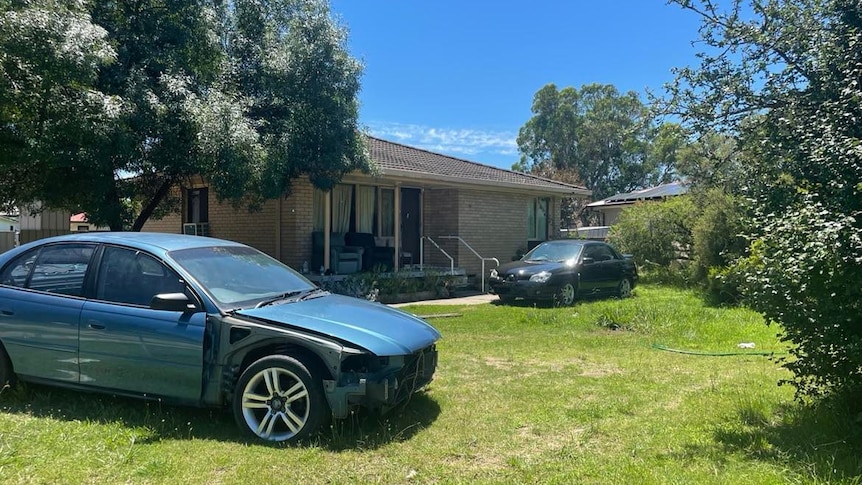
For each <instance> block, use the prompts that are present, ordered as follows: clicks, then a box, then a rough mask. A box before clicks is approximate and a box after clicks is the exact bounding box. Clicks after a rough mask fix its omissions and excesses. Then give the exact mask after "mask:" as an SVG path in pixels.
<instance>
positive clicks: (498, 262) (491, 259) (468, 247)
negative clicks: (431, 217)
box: [432, 236, 500, 293]
mask: <svg viewBox="0 0 862 485" xmlns="http://www.w3.org/2000/svg"><path fill="white" fill-rule="evenodd" d="M437 238H438V239H457V240H458V241H461V244H463V245H464V246H467V249H469V250H470V252H472V253H473V254H475V255H476V257H477V258H479V259H480V260H482V278H481V282H482V287H481V288H482V289H481V291H482V293H485V261H494V262H495V263H497V267H498V268H499V267H500V260H499V259H497V258H483V257H482V255H481V254H479V253H477V252H476V250H475V249H473V247H472V246H470V245H469V244H467V241H465V240H464V239H462V238H461V236H437ZM432 242H433V241H432ZM434 245H435V246H437V243H434ZM437 247H438V248H439V247H440V246H437ZM440 250H441V251H443V250H442V249H440ZM444 253H445V251H444ZM447 256H448V254H447ZM449 259H452V258H449Z"/></svg>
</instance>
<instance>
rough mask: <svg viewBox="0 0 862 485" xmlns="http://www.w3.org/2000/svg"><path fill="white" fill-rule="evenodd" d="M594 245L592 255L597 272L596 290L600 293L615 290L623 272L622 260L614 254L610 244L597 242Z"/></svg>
mask: <svg viewBox="0 0 862 485" xmlns="http://www.w3.org/2000/svg"><path fill="white" fill-rule="evenodd" d="M594 247H595V249H594V250H593V257H594V259H595V263H594V266H595V268H596V272H597V275H596V278H597V281H598V290H599V291H601V292H602V293H610V292H613V291H616V288H617V285H619V282H620V280H621V279H622V274H623V273H622V270H623V268H622V260H621V259H620V258H618V257H617V256H616V255H615V254H614V251H613V250H611V248H610V246H607V245H605V244H597V245H596V246H594Z"/></svg>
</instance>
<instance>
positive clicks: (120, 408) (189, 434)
mask: <svg viewBox="0 0 862 485" xmlns="http://www.w3.org/2000/svg"><path fill="white" fill-rule="evenodd" d="M0 412H2V413H20V414H27V415H30V416H33V417H36V418H44V419H52V420H61V421H70V422H72V421H80V422H90V423H98V424H104V425H117V424H119V425H120V426H123V427H126V428H129V429H138V430H140V433H139V436H137V437H136V439H135V442H136V443H138V444H146V443H154V442H159V441H165V440H191V439H198V440H217V441H225V442H237V443H248V444H257V445H261V446H276V447H284V446H290V445H284V444H280V443H268V442H263V441H256V440H254V439H250V438H248V437H247V436H246V435H245V434H244V433H243V432H242V431H241V430H240V429H239V427H238V426H237V425H236V422H235V421H234V419H233V416H232V415H231V413H230V411H229V410H228V409H215V408H195V407H186V406H175V405H170V404H165V403H163V402H161V401H145V400H139V399H132V398H126V397H118V396H111V395H107V394H97V393H87V392H79V391H72V390H66V389H60V388H54V387H49V386H44V385H39V384H28V383H18V385H17V386H16V387H15V388H11V389H10V388H6V389H2V390H0ZM439 414H440V407H439V405H438V404H437V403H436V401H434V400H433V399H432V398H430V397H429V396H427V395H426V394H425V393H417V394H414V395H413V396H411V398H410V399H408V400H407V401H406V402H404V403H402V404H400V405H399V406H397V407H396V408H394V409H392V410H391V411H390V412H389V413H386V414H384V415H380V414H377V413H368V412H362V411H358V412H354V413H352V414H351V415H350V416H349V417H348V418H346V419H343V420H335V421H333V422H332V423H331V424H330V426H329V427H327V428H325V429H323V430H321V431H320V432H319V433H318V435H317V436H315V437H313V438H311V439H309V440H308V441H307V442H305V443H302V444H301V446H319V447H321V448H323V449H327V450H330V451H344V450H351V449H372V448H376V447H379V446H383V445H386V444H388V443H391V442H398V441H406V440H408V439H410V438H411V437H412V436H414V435H415V434H416V433H418V432H419V431H420V430H422V429H424V428H426V427H428V426H429V425H431V423H433V422H434V421H435V420H436V419H437V416H438V415H439Z"/></svg>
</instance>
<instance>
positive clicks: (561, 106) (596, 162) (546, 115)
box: [517, 84, 672, 199]
mask: <svg viewBox="0 0 862 485" xmlns="http://www.w3.org/2000/svg"><path fill="white" fill-rule="evenodd" d="M532 110H533V117H532V118H531V119H530V120H529V121H527V123H526V124H525V125H524V126H523V127H522V128H521V130H520V133H519V134H518V148H519V149H520V151H521V153H522V157H521V162H520V164H519V165H518V166H517V168H520V169H525V170H530V171H533V172H534V173H540V174H546V175H551V176H553V175H554V174H555V172H556V171H566V170H568V171H571V172H573V173H574V174H576V175H577V177H578V179H579V180H580V181H581V182H582V183H583V184H585V185H586V186H587V187H589V188H590V189H591V190H592V191H593V195H594V197H595V198H598V199H601V198H604V197H608V196H610V195H613V194H615V193H618V192H628V191H631V190H634V189H635V188H638V187H642V186H645V185H655V184H658V183H664V182H669V181H670V180H671V179H672V167H671V166H668V165H662V164H660V163H658V162H660V161H662V160H661V159H659V158H655V159H654V158H651V157H649V156H648V154H649V150H650V142H651V140H652V138H653V137H654V136H655V128H654V126H653V120H652V117H651V116H650V112H649V110H648V109H647V107H646V106H645V105H644V104H643V103H642V102H641V101H640V99H639V97H638V95H637V93H635V92H628V93H624V94H622V93H620V92H619V91H618V90H617V89H616V88H615V87H614V86H611V85H602V84H588V85H585V86H582V87H581V89H580V90H578V89H575V88H572V87H567V88H563V89H562V90H558V89H557V87H556V86H555V85H554V84H548V85H546V86H544V87H543V88H542V89H540V90H539V91H538V92H537V93H536V94H535V96H534V98H533V107H532ZM664 161H666V160H664Z"/></svg>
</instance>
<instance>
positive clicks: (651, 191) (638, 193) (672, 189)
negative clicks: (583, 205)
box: [587, 182, 688, 207]
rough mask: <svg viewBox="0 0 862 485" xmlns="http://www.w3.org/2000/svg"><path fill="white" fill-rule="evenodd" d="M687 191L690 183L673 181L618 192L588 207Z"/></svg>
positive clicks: (660, 197) (660, 196)
mask: <svg viewBox="0 0 862 485" xmlns="http://www.w3.org/2000/svg"><path fill="white" fill-rule="evenodd" d="M686 192H688V185H687V184H686V183H684V182H671V183H669V184H664V185H658V186H656V187H649V188H646V189H641V190H635V191H634V192H626V193H623V194H616V195H613V196H611V197H608V198H607V199H602V200H599V201H596V202H593V203H591V204H587V207H601V206H605V205H615V204H631V203H633V202H637V201H639V200H651V199H663V198H665V197H673V196H676V195H682V194H685V193H686Z"/></svg>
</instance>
